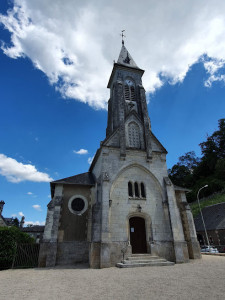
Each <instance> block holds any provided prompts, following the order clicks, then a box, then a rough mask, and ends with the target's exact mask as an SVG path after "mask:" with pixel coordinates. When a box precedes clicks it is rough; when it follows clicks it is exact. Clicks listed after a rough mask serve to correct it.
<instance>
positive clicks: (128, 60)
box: [117, 45, 139, 69]
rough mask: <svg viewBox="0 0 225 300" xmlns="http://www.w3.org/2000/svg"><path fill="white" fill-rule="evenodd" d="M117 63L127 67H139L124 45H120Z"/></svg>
mask: <svg viewBox="0 0 225 300" xmlns="http://www.w3.org/2000/svg"><path fill="white" fill-rule="evenodd" d="M117 63H118V64H120V65H124V66H127V67H132V68H137V69H139V68H138V66H137V64H136V63H135V61H134V60H133V58H132V57H131V55H130V53H129V52H128V50H127V48H126V47H125V46H124V45H122V48H121V51H120V55H119V58H118V60H117Z"/></svg>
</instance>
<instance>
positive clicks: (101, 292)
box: [0, 256, 225, 300]
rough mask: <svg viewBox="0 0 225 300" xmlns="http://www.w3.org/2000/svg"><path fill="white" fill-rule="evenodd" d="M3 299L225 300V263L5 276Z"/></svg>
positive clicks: (213, 260)
mask: <svg viewBox="0 0 225 300" xmlns="http://www.w3.org/2000/svg"><path fill="white" fill-rule="evenodd" d="M0 299H4V300H5V299H29V300H30V299H48V300H50V299H61V300H64V299H85V300H86V299H104V300H105V299H157V300H158V299H173V300H174V299H182V300H183V299H198V300H199V299H207V300H211V299H213V300H215V299H225V257H221V256H219V257H216V256H203V258H202V259H201V260H195V261H191V262H190V263H188V264H177V265H174V266H169V267H144V268H132V269H118V268H108V269H101V270H93V269H88V267H87V266H85V265H77V266H75V267H71V268H68V267H60V268H59V267H58V268H53V269H23V270H6V271H1V272H0Z"/></svg>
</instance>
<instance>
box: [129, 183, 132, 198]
mask: <svg viewBox="0 0 225 300" xmlns="http://www.w3.org/2000/svg"><path fill="white" fill-rule="evenodd" d="M128 195H129V197H133V185H132V182H130V181H129V182H128Z"/></svg>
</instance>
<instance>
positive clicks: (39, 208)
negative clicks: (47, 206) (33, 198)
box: [32, 204, 42, 211]
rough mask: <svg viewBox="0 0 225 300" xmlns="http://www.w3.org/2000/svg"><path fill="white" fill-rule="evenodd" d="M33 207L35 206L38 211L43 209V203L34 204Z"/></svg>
mask: <svg viewBox="0 0 225 300" xmlns="http://www.w3.org/2000/svg"><path fill="white" fill-rule="evenodd" d="M32 207H33V208H34V209H36V210H38V211H41V210H42V209H41V205H39V204H34V205H32Z"/></svg>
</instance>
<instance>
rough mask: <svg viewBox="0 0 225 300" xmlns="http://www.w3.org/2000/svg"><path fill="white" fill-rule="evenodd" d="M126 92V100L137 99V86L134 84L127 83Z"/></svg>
mask: <svg viewBox="0 0 225 300" xmlns="http://www.w3.org/2000/svg"><path fill="white" fill-rule="evenodd" d="M124 94H125V100H127V101H135V100H136V99H135V88H134V86H133V85H131V86H129V85H127V84H125V85H124Z"/></svg>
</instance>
